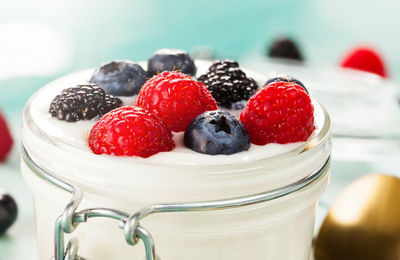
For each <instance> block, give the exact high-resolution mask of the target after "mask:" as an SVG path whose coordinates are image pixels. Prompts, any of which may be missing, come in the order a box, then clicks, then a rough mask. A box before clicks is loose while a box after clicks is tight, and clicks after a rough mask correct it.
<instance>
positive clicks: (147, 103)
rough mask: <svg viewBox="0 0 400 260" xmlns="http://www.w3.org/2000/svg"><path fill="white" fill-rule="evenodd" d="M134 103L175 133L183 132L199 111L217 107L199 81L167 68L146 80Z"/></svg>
mask: <svg viewBox="0 0 400 260" xmlns="http://www.w3.org/2000/svg"><path fill="white" fill-rule="evenodd" d="M137 106H139V107H142V108H144V109H147V110H148V111H150V112H152V113H154V114H155V115H157V116H158V117H160V119H161V120H162V121H163V122H164V123H165V124H166V125H167V126H168V127H169V129H171V130H172V131H175V132H181V131H184V130H185V129H186V127H187V126H188V125H189V123H190V121H192V120H193V118H195V117H196V116H198V115H200V114H201V113H203V112H205V111H208V110H216V109H217V103H216V102H215V99H214V98H213V97H212V96H211V94H210V92H209V91H208V90H207V87H206V86H205V85H204V84H203V83H202V82H199V81H195V80H193V79H191V78H190V77H189V76H187V75H185V74H183V73H180V72H177V71H172V72H169V71H166V72H163V73H160V74H158V75H156V76H154V77H153V78H151V79H150V80H148V81H147V82H146V83H145V84H144V85H143V87H142V89H141V90H140V92H139V95H138V98H137Z"/></svg>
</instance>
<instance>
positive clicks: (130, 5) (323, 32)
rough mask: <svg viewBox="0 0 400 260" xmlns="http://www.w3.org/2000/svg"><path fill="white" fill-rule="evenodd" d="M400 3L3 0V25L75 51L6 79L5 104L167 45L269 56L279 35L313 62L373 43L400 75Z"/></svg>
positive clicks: (0, 94)
mask: <svg viewBox="0 0 400 260" xmlns="http://www.w3.org/2000/svg"><path fill="white" fill-rule="evenodd" d="M399 7H400V3H398V2H397V1H380V2H377V1H372V0H366V1H355V0H352V1H325V0H322V1H321V0H305V1H296V0H270V1H265V0H251V1H246V2H243V1H227V0H222V1H211V0H204V1H174V0H171V1H161V0H149V1H129V0H114V1H94V0H86V1H79V0H70V1H65V0H64V1H51V0H40V1H32V0H16V1H1V2H0V24H1V23H5V22H10V21H11V22H13V21H24V22H35V23H40V24H43V25H46V26H48V27H50V28H52V29H53V30H55V31H57V32H59V33H60V34H62V35H63V37H65V39H66V40H67V41H68V45H69V46H70V49H71V50H70V54H69V60H68V62H65V63H64V64H63V65H62V66H61V67H60V68H59V69H58V70H57V71H55V72H52V73H51V74H48V75H41V76H40V77H19V78H8V79H1V80H0V105H1V107H2V108H3V110H6V111H12V110H14V109H20V108H21V106H22V105H23V104H24V103H25V101H26V99H27V98H28V97H29V96H30V95H31V94H32V93H33V92H34V91H35V90H36V89H37V88H39V87H40V86H42V85H43V84H44V83H46V82H48V81H50V80H51V79H54V78H56V77H58V76H60V75H63V74H66V73H68V72H71V71H75V70H78V69H82V68H87V67H95V66H98V65H99V64H100V63H102V62H105V61H109V60H113V59H132V60H135V61H137V60H146V59H147V58H148V57H149V56H150V55H151V53H153V52H154V51H155V50H157V49H159V48H163V47H168V48H181V49H185V50H187V51H193V50H195V49H196V48H198V47H199V46H209V47H211V48H212V50H213V52H214V53H215V55H216V56H217V57H220V58H226V57H229V58H233V59H239V60H240V59H242V58H244V57H248V56H262V55H263V54H264V52H265V50H266V47H267V45H268V44H269V43H270V42H271V41H272V40H273V39H274V38H275V37H276V36H277V35H288V36H291V37H293V38H295V39H296V40H297V41H298V43H299V45H300V47H301V49H302V51H303V52H304V55H305V57H306V58H307V60H308V61H309V62H313V63H322V64H331V65H336V64H337V63H338V62H339V61H340V59H341V58H342V57H343V55H344V54H345V53H346V52H347V51H348V50H349V49H350V48H351V47H353V46H355V45H358V44H367V45H370V46H373V47H375V48H376V49H377V50H379V52H380V53H381V54H382V55H383V56H384V57H385V59H386V61H387V64H388V67H389V71H390V73H391V75H392V76H394V77H395V76H397V74H398V73H399V68H400V67H399V66H400V51H399V50H398V48H397V45H398V42H399V40H400V34H397V33H396V32H395V31H394V25H396V24H398V22H399V21H398V18H397V10H398V9H399ZM1 37H2V36H1V35H0V38H1ZM3 39H4V38H3ZM0 46H1V45H0ZM35 51H36V50H34V49H32V52H35ZM45 54H46V53H44V55H43V59H46V58H47V57H46V55H45ZM0 59H2V57H0ZM8 59H9V60H8V61H7V63H11V64H12V63H13V60H12V58H10V57H8ZM27 59H29V57H27ZM13 65H14V66H17V64H13ZM10 89H12V91H10Z"/></svg>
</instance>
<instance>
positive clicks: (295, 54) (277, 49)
mask: <svg viewBox="0 0 400 260" xmlns="http://www.w3.org/2000/svg"><path fill="white" fill-rule="evenodd" d="M267 54H268V56H269V57H271V58H281V59H289V60H297V61H303V60H304V59H303V55H302V54H301V52H300V50H299V48H298V46H297V44H296V43H295V42H294V41H293V40H291V39H289V38H278V39H276V40H275V41H274V42H273V43H272V44H271V46H270V47H269V49H268V53H267Z"/></svg>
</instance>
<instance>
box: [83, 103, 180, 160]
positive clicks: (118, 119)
mask: <svg viewBox="0 0 400 260" xmlns="http://www.w3.org/2000/svg"><path fill="white" fill-rule="evenodd" d="M89 146H90V149H92V151H93V152H94V153H95V154H104V153H105V154H111V155H118V156H121V155H126V156H140V157H143V158H147V157H149V156H151V155H153V154H156V153H158V152H166V151H170V150H172V149H173V148H174V147H175V144H174V141H173V139H172V133H171V131H170V130H169V129H168V128H167V126H166V125H165V124H164V123H163V122H162V121H161V120H160V118H158V117H157V116H156V115H154V114H152V113H150V112H148V111H146V110H145V109H142V108H139V107H134V106H125V107H120V108H117V109H114V110H112V111H110V112H108V113H107V114H105V115H104V116H103V117H102V118H101V119H100V120H99V121H98V122H97V123H96V124H95V125H94V126H93V128H92V130H91V131H90V135H89Z"/></svg>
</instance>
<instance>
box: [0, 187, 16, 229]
mask: <svg viewBox="0 0 400 260" xmlns="http://www.w3.org/2000/svg"><path fill="white" fill-rule="evenodd" d="M17 215H18V207H17V203H15V200H14V199H13V197H11V195H10V194H7V193H5V192H3V191H1V190H0V235H1V234H2V233H4V232H5V231H6V230H7V229H8V228H9V227H10V226H11V225H12V224H13V223H14V221H15V220H16V219H17Z"/></svg>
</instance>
